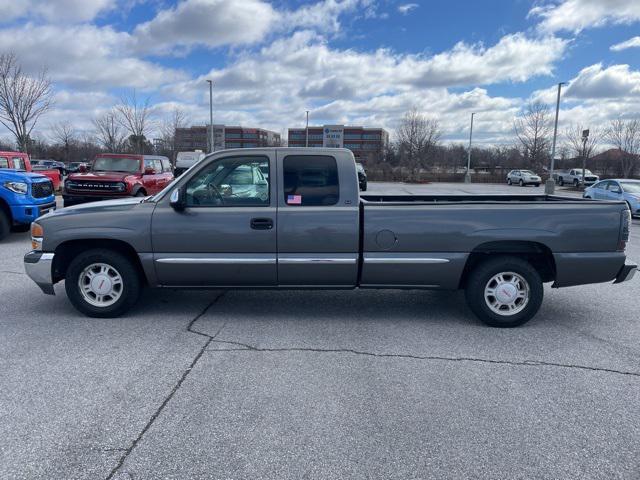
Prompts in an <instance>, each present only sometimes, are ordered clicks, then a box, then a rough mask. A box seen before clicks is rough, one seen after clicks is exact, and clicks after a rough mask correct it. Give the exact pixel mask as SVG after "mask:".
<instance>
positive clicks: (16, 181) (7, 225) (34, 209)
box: [0, 157, 56, 240]
mask: <svg viewBox="0 0 640 480" xmlns="http://www.w3.org/2000/svg"><path fill="white" fill-rule="evenodd" d="M0 165H2V157H0ZM55 208H56V197H55V195H54V192H53V184H52V183H51V180H49V179H48V178H47V177H44V176H42V175H37V174H35V173H28V172H24V171H17V170H9V169H6V168H1V169H0V240H3V239H4V238H5V237H6V236H7V235H9V233H10V232H11V227H17V228H25V230H26V229H28V227H29V225H30V224H31V222H32V221H34V220H35V219H36V218H38V217H39V216H41V215H44V214H45V213H48V212H49V211H51V210H54V209H55Z"/></svg>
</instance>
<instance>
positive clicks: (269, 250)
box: [151, 151, 277, 286]
mask: <svg viewBox="0 0 640 480" xmlns="http://www.w3.org/2000/svg"><path fill="white" fill-rule="evenodd" d="M261 164H263V165H265V166H266V168H267V169H273V170H275V152H273V151H271V152H267V153H264V154H258V153H251V154H247V155H244V154H238V153H234V154H228V155H223V156H218V157H216V158H213V159H211V160H210V161H207V162H206V163H203V164H202V165H201V166H199V168H198V169H197V170H196V171H194V172H193V174H190V175H189V176H188V178H181V179H180V180H178V182H177V184H176V188H178V187H179V188H184V192H185V208H184V210H182V211H176V210H175V209H174V208H172V207H171V205H170V195H166V196H165V197H164V198H163V199H162V200H161V201H160V202H159V203H158V205H157V206H156V209H155V211H154V214H153V219H152V226H151V235H152V237H151V241H152V243H153V257H154V264H155V269H156V274H157V276H158V281H159V283H160V284H162V285H174V286H275V285H276V284H277V280H276V274H277V268H276V221H277V218H276V206H275V205H276V187H275V184H274V182H273V181H272V182H271V185H270V184H269V182H267V181H266V180H265V179H264V177H260V178H258V177H254V176H253V175H252V174H251V172H252V170H253V169H254V168H258V167H259V165H261ZM247 173H248V175H247ZM240 177H242V178H240ZM254 179H255V180H254ZM232 180H233V181H234V182H239V181H243V180H244V183H243V185H242V189H234V186H232V185H230V183H229V182H230V181H232Z"/></svg>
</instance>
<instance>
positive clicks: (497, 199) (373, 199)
mask: <svg viewBox="0 0 640 480" xmlns="http://www.w3.org/2000/svg"><path fill="white" fill-rule="evenodd" d="M360 199H361V200H362V201H363V202H365V203H370V204H381V203H390V204H396V205H407V204H408V205H415V204H425V205H427V204H434V203H505V202H507V203H508V202H529V203H539V202H563V203H566V202H571V203H576V202H580V203H582V202H590V200H588V199H583V198H576V197H562V196H559V195H509V194H507V195H500V194H498V195H360Z"/></svg>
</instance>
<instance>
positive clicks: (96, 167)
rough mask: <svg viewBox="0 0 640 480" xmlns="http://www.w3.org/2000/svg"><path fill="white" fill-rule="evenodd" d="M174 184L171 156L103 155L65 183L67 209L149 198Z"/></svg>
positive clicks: (71, 175) (82, 167) (64, 193)
mask: <svg viewBox="0 0 640 480" xmlns="http://www.w3.org/2000/svg"><path fill="white" fill-rule="evenodd" d="M172 181H173V172H172V169H171V162H169V159H168V158H167V157H160V156H155V155H131V154H116V153H101V154H99V155H97V156H96V158H95V159H94V160H93V162H91V165H90V166H89V168H88V169H87V167H86V166H80V169H79V171H78V173H72V174H70V175H69V177H68V178H67V180H66V181H65V182H64V191H63V194H62V196H63V198H64V206H65V207H68V206H70V205H76V204H78V203H86V202H95V201H98V200H108V199H112V198H120V197H145V196H147V195H153V194H155V193H158V192H159V191H160V190H162V189H163V188H164V187H166V186H167V185H168V184H169V183H171V182H172Z"/></svg>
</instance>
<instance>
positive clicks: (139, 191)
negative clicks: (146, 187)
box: [134, 190, 147, 197]
mask: <svg viewBox="0 0 640 480" xmlns="http://www.w3.org/2000/svg"><path fill="white" fill-rule="evenodd" d="M146 196H147V194H146V193H144V191H142V190H138V191H137V192H136V194H135V195H134V197H146Z"/></svg>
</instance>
